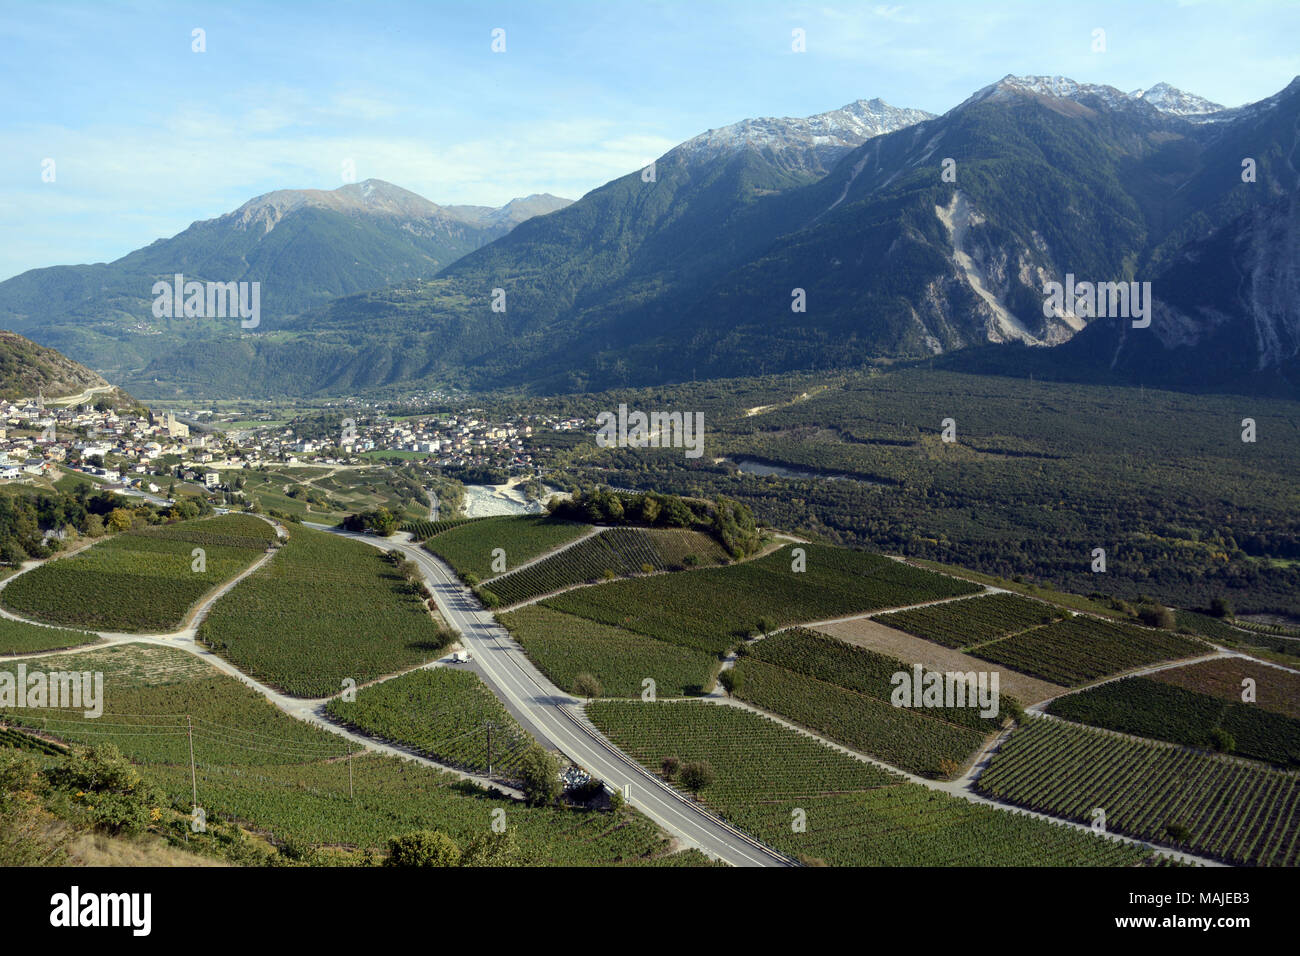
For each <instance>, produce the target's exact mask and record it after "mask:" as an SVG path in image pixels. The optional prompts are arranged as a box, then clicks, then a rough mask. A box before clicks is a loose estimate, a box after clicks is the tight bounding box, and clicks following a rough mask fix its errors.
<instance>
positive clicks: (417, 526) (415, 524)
mask: <svg viewBox="0 0 1300 956" xmlns="http://www.w3.org/2000/svg"><path fill="white" fill-rule="evenodd" d="M482 520H484V519H482V518H444V519H443V520H441V521H430V520H429V519H428V518H421V519H419V520H418V521H408V522H406V523H405V524H403V525H402V527H401V530H402V531H409V532H410V533H411V538H412V539H413V540H415V541H426V540H428V539H429V538H432V537H433V536H434V535H438V534H442V533H443V532H444V531H450V530H451V529H452V528H459V527H460V526H461V525H464V524H469V523H470V522H471V521H482Z"/></svg>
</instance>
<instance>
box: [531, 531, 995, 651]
mask: <svg viewBox="0 0 1300 956" xmlns="http://www.w3.org/2000/svg"><path fill="white" fill-rule="evenodd" d="M799 547H801V548H803V549H804V550H805V551H806V552H807V570H805V571H795V570H793V568H792V557H791V546H787V547H783V548H781V549H779V550H777V551H774V552H772V553H771V554H769V555H766V556H764V557H762V558H758V559H755V560H753V561H744V562H741V563H740V564H733V565H730V566H728V567H725V568H706V569H703V570H700V571H692V572H690V573H689V574H664V575H656V576H653V577H644V578H634V579H632V580H623V581H614V582H611V583H609V584H603V585H600V586H599V587H588V588H578V589H576V590H573V591H568V592H566V593H564V594H561V595H557V596H556V597H552V598H547V599H546V600H545V601H543V602H542V603H543V604H544V605H546V606H547V607H552V608H555V609H556V610H559V611H565V612H567V613H569V614H577V615H578V616H580V617H587V618H590V619H592V620H595V621H600V622H602V623H605V624H610V625H614V626H619V627H625V628H627V629H629V630H633V631H638V632H640V633H642V634H649V635H650V636H651V637H657V638H659V639H660V640H664V641H668V642H669V643H670V644H681V645H683V646H686V647H696V648H699V649H700V650H705V651H710V652H712V653H715V654H716V653H719V652H721V651H724V650H726V649H727V648H729V647H731V646H733V645H734V644H735V643H736V642H737V641H738V640H740V639H742V638H743V637H745V636H748V635H750V634H753V633H755V632H756V631H757V630H758V629H759V625H760V622H765V623H766V624H767V625H769V626H770V627H772V628H776V627H783V626H786V625H790V624H800V623H807V622H811V621H818V620H825V619H828V618H833V617H839V616H842V615H846V614H852V613H855V612H863V611H871V610H876V609H879V608H883V607H896V606H898V605H901V604H916V603H920V602H922V601H927V600H935V599H938V598H942V597H952V596H955V595H958V594H966V593H970V592H972V591H976V590H978V587H977V586H976V585H972V584H968V583H966V582H965V581H959V580H957V579H956V578H950V577H945V576H943V575H939V574H934V573H933V572H930V571H922V570H919V569H917V568H913V567H909V566H908V565H905V564H902V563H901V562H898V561H891V560H890V559H889V558H886V557H882V556H881V555H878V554H871V553H868V552H865V551H848V550H845V549H842V548H832V547H827V546H825V545H815V544H808V545H800V546H799Z"/></svg>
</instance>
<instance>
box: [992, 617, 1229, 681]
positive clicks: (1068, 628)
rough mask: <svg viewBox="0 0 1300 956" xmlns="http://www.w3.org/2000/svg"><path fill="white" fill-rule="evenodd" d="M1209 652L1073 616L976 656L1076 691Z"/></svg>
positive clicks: (1188, 641) (1161, 634)
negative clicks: (1109, 678) (1137, 669)
mask: <svg viewBox="0 0 1300 956" xmlns="http://www.w3.org/2000/svg"><path fill="white" fill-rule="evenodd" d="M1208 650H1209V647H1207V646H1206V645H1205V644H1203V643H1201V642H1200V641H1197V640H1194V639H1192V638H1187V637H1182V636H1180V635H1177V634H1172V633H1170V632H1168V631H1156V630H1151V629H1149V628H1143V627H1134V626H1131V625H1127V624H1114V623H1112V622H1110V621H1101V620H1098V619H1096V618H1091V617H1072V618H1069V619H1067V620H1064V621H1060V622H1059V623H1056V624H1048V625H1046V626H1044V627H1038V628H1034V629H1033V630H1030V631H1024V632H1022V633H1020V634H1015V635H1013V636H1011V637H1007V638H1003V639H1002V640H998V641H993V642H992V643H990V644H984V645H981V646H980V647H977V648H975V649H973V650H972V651H971V653H973V654H974V655H975V656H976V657H982V658H984V659H985V660H988V661H993V662H994V663H996V664H1005V665H1007V666H1008V667H1014V668H1015V669H1016V670H1018V671H1021V672H1023V673H1025V674H1029V675H1030V676H1032V677H1041V678H1043V679H1044V680H1050V681H1053V682H1055V683H1058V684H1065V685H1068V686H1073V685H1075V684H1084V683H1087V682H1088V681H1092V680H1096V679H1097V678H1099V677H1105V676H1106V675H1108V674H1115V673H1118V672H1119V671H1124V670H1128V669H1130V668H1134V667H1142V666H1144V665H1146V664H1157V663H1159V662H1161V661H1171V660H1177V659H1178V658H1180V657H1193V656H1195V655H1197V654H1203V653H1205V652H1207V651H1208Z"/></svg>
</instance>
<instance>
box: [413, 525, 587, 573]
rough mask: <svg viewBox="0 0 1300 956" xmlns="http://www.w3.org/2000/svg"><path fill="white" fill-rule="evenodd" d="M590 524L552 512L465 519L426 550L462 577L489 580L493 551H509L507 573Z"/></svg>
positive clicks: (434, 539)
mask: <svg viewBox="0 0 1300 956" xmlns="http://www.w3.org/2000/svg"><path fill="white" fill-rule="evenodd" d="M588 527H589V526H588V525H583V524H575V523H574V522H571V521H560V520H557V519H555V518H552V517H550V516H549V515H506V516H502V517H492V518H482V519H479V520H476V521H473V522H469V521H465V522H462V523H461V524H459V525H458V526H457V527H454V528H449V529H447V530H444V531H442V532H439V533H438V534H436V535H434V536H433V537H431V538H429V539H428V540H427V541H425V543H424V547H425V548H426V550H428V551H429V552H431V553H432V554H436V555H437V556H438V557H440V558H442V559H443V560H444V561H446V562H447V563H448V564H450V565H451V566H452V569H453V570H455V572H456V573H457V574H459V575H460V576H461V577H462V578H463V577H464V576H465V575H467V574H472V575H474V576H476V577H478V578H480V579H484V580H486V579H487V578H490V577H492V576H493V575H494V574H496V573H497V572H495V571H493V570H492V560H493V559H492V552H493V551H494V550H495V549H497V548H500V549H501V550H503V551H505V553H506V558H505V559H506V565H505V572H502V573H508V572H509V571H510V570H511V569H512V568H515V567H518V566H519V565H520V564H523V563H524V562H525V561H529V560H531V559H532V558H535V557H537V556H538V555H540V554H545V553H546V552H547V551H551V550H553V549H555V548H558V547H560V546H561V545H564V544H567V543H568V542H570V541H572V540H573V539H574V538H577V537H579V536H580V535H582V534H584V533H585V532H586V531H587V529H588Z"/></svg>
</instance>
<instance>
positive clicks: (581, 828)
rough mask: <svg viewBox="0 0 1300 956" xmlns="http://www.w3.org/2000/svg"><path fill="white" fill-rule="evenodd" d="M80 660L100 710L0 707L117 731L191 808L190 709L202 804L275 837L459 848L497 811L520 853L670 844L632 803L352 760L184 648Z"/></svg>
mask: <svg viewBox="0 0 1300 956" xmlns="http://www.w3.org/2000/svg"><path fill="white" fill-rule="evenodd" d="M77 659H78V660H79V661H85V662H86V666H87V667H88V668H89V669H91V670H102V671H103V672H104V676H105V685H106V687H110V688H112V690H111V691H110V692H109V695H108V698H109V703H110V709H109V711H108V712H106V713H105V714H104V715H103V716H102V717H100V718H98V719H92V720H86V719H85V718H84V717H83V716H82V714H81V712H80V711H50V710H46V711H44V712H41V713H40V714H37V715H36V716H33V714H34V713H35V712H34V711H31V710H23V711H0V718H3V719H6V720H9V722H10V723H15V724H21V725H25V726H29V727H41V728H44V729H45V730H46V731H47V732H48V733H50V734H52V735H54V736H56V737H58V738H59V739H61V740H66V741H72V742H76V743H83V744H99V743H103V742H105V741H111V742H112V743H114V744H115V745H117V746H118V747H119V748H120V749H121V750H122V752H123V753H124V754H125V755H126V756H127V757H128V758H130V759H131V760H132V761H133V762H134V763H136V764H137V765H138V766H139V767H140V769H141V772H142V773H143V774H144V775H145V776H146V777H147V778H149V779H150V780H152V781H154V782H155V783H157V784H158V785H159V786H160V787H161V788H162V789H163V791H164V794H165V796H166V798H167V801H168V802H169V803H172V804H173V805H175V806H179V807H185V808H188V807H189V805H190V788H191V781H190V763H189V755H188V738H187V736H186V721H185V718H186V715H189V716H190V717H191V719H192V721H193V725H194V755H195V761H196V764H197V784H198V794H199V803H200V805H201V806H202V807H203V808H204V809H205V811H206V812H207V815H208V820H209V822H216V821H230V820H234V821H238V822H240V823H242V824H244V825H245V826H247V827H249V828H250V829H253V830H256V831H258V832H259V833H263V834H267V835H269V836H270V837H271V838H272V839H274V840H275V841H277V842H284V841H293V842H295V843H299V844H303V845H317V846H320V845H327V846H330V847H338V848H343V849H349V848H359V849H365V848H373V849H375V850H382V849H383V848H384V846H385V844H386V842H387V840H388V838H389V837H392V836H397V835H400V834H403V833H409V832H411V831H413V830H421V829H437V830H442V831H443V832H444V833H447V834H448V835H449V836H451V837H452V838H453V839H454V840H456V841H457V843H459V844H460V845H461V846H462V847H464V846H465V845H466V844H468V843H469V842H470V841H471V840H473V839H475V838H476V837H481V836H483V834H484V833H487V832H490V827H491V824H492V822H493V814H494V812H495V811H497V810H501V811H504V813H505V821H506V825H507V826H508V827H509V828H510V829H512V830H513V831H514V832H515V835H516V839H517V842H518V845H519V848H520V852H521V857H522V859H521V861H520V862H521V864H523V865H533V866H565V865H569V866H579V865H610V864H615V863H618V862H623V861H625V862H636V861H646V860H649V859H650V858H651V857H657V856H658V855H659V854H661V853H662V852H663V851H664V850H665V849H666V842H665V840H664V839H663V838H662V836H661V835H660V834H659V832H658V830H657V828H656V827H655V826H654V825H653V824H652V823H651V822H650V821H649V820H647V819H646V818H645V817H643V816H641V815H640V814H639V813H636V812H635V811H631V810H624V811H622V812H620V813H618V814H612V813H604V812H594V811H580V810H569V809H564V808H560V807H538V808H533V807H526V806H523V805H521V804H519V803H517V802H515V801H512V800H498V799H493V798H491V797H488V796H487V795H486V794H485V793H483V792H482V791H479V790H476V789H473V788H469V789H467V788H466V787H465V785H464V783H463V782H462V781H460V779H459V778H457V777H455V776H453V775H451V774H448V773H444V772H441V771H438V770H435V769H433V768H430V767H426V766H421V765H418V764H415V763H412V762H409V761H404V760H399V759H397V758H392V757H383V756H379V755H377V754H359V755H356V756H354V758H353V759H352V760H351V761H349V760H347V759H345V758H346V754H347V751H348V743H347V741H345V740H343V739H342V738H340V737H338V736H336V735H335V734H331V733H329V732H327V731H325V730H321V729H320V728H317V727H314V726H312V725H311V724H308V723H305V722H303V721H299V720H295V719H293V718H292V717H289V716H287V715H285V714H283V713H281V712H280V711H279V710H277V709H276V708H275V707H273V706H272V705H271V704H270V703H268V702H267V701H266V700H265V699H263V698H262V697H261V696H260V695H258V694H257V693H256V692H255V691H253V690H251V689H250V688H248V687H245V686H244V685H243V684H242V683H240V682H239V681H237V680H235V679H234V678H231V677H227V676H225V675H224V674H221V673H219V672H217V671H215V670H214V669H213V668H211V667H210V666H209V665H207V664H205V663H204V662H203V661H201V660H199V659H198V658H196V657H194V656H192V655H190V654H186V653H184V652H182V651H179V650H173V649H171V648H164V647H151V646H145V645H119V646H116V647H108V648H104V649H102V650H90V651H86V652H84V653H83V654H79V655H78V656H77ZM67 660H68V659H67V658H66V657H52V658H49V659H48V660H47V663H44V664H39V665H38V664H36V663H33V664H32V665H31V666H32V667H37V666H44V667H48V668H57V667H61V666H64V663H65V662H66V661H67ZM353 751H354V753H355V747H353ZM349 778H351V783H350V782H349ZM350 785H351V788H352V790H353V791H354V792H355V796H354V797H349V795H348V794H349V786H350ZM189 839H190V840H191V841H198V840H202V839H207V837H201V836H198V835H195V834H191V835H190V837H189ZM682 862H690V861H682Z"/></svg>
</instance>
